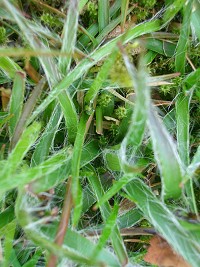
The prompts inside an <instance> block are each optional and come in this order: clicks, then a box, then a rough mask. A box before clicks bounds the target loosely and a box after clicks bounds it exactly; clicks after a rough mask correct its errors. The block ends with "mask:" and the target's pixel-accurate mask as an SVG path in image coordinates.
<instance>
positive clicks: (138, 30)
mask: <svg viewBox="0 0 200 267" xmlns="http://www.w3.org/2000/svg"><path fill="white" fill-rule="evenodd" d="M159 29H160V22H159V20H155V21H149V22H146V23H144V24H140V25H137V26H135V27H134V28H132V29H130V30H128V31H127V32H126V34H125V35H122V36H124V39H123V42H124V43H127V42H129V41H130V40H131V39H133V38H136V37H138V36H140V35H142V34H145V33H149V32H153V31H156V30H159ZM120 38H121V36H120V37H117V38H115V39H114V40H112V41H110V42H109V43H107V44H105V45H104V46H102V47H101V48H99V49H98V50H97V51H94V52H93V53H91V54H90V58H92V60H91V59H89V58H86V59H83V60H82V61H81V62H80V63H79V64H78V65H77V66H76V67H75V68H74V69H73V70H72V71H71V72H70V73H69V74H68V75H67V76H66V77H65V78H64V79H63V80H62V81H61V82H59V84H58V85H57V86H56V87H55V88H54V89H53V90H52V91H51V92H50V93H49V95H48V97H47V98H45V99H44V101H43V102H42V104H40V105H39V106H38V107H37V109H36V110H35V111H34V112H33V114H32V116H31V117H30V118H29V122H28V123H30V122H31V121H33V120H34V119H35V118H36V117H37V116H38V114H40V113H41V112H42V111H43V110H44V109H45V108H46V107H47V106H48V105H49V104H50V103H51V102H52V101H53V100H54V99H55V98H56V97H57V96H58V95H59V94H60V93H61V92H62V91H64V90H65V89H66V88H68V87H69V86H70V85H71V84H72V83H73V82H74V81H75V80H77V79H78V78H80V77H81V76H83V75H84V73H86V72H87V71H88V70H89V68H91V67H92V66H94V65H95V64H96V63H97V62H98V61H100V60H101V59H103V58H104V57H106V56H107V55H109V54H110V52H111V51H113V49H114V48H115V47H116V44H117V42H118V41H119V40H120Z"/></svg>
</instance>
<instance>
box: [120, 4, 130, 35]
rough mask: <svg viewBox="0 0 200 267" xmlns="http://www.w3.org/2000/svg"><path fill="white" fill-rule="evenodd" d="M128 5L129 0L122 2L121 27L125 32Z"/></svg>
mask: <svg viewBox="0 0 200 267" xmlns="http://www.w3.org/2000/svg"><path fill="white" fill-rule="evenodd" d="M128 6H129V0H124V1H122V2H121V28H122V32H124V25H125V22H126V16H127V10H128Z"/></svg>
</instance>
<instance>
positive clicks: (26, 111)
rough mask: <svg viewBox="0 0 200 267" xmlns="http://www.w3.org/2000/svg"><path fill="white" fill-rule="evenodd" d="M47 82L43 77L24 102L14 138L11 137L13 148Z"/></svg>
mask: <svg viewBox="0 0 200 267" xmlns="http://www.w3.org/2000/svg"><path fill="white" fill-rule="evenodd" d="M45 84H46V79H45V78H42V79H41V80H40V81H39V83H38V84H37V85H36V86H35V88H34V89H33V91H32V94H31V96H30V97H29V98H28V100H27V101H26V103H25V104H24V108H23V111H22V114H21V116H20V118H19V121H18V123H17V125H16V127H15V131H14V134H13V136H12V139H11V144H10V147H11V148H13V147H15V145H16V143H17V142H18V140H19V139H20V137H21V135H22V132H23V130H24V129H25V124H26V122H27V120H28V118H29V116H30V115H31V112H32V111H33V109H34V107H35V105H36V103H37V100H38V98H39V96H40V95H41V93H42V90H43V89H44V86H45Z"/></svg>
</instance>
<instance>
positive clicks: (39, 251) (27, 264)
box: [22, 249, 42, 267]
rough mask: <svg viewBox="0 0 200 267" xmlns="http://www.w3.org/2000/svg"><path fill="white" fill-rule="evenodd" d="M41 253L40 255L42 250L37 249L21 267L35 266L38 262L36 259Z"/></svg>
mask: <svg viewBox="0 0 200 267" xmlns="http://www.w3.org/2000/svg"><path fill="white" fill-rule="evenodd" d="M41 255H42V250H41V249H37V250H36V252H35V253H34V255H33V256H32V258H31V259H30V260H29V261H27V262H26V263H25V264H23V266H22V267H33V266H37V265H36V264H37V263H38V260H39V259H40V257H41Z"/></svg>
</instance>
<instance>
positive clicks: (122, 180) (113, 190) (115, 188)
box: [94, 175, 134, 209]
mask: <svg viewBox="0 0 200 267" xmlns="http://www.w3.org/2000/svg"><path fill="white" fill-rule="evenodd" d="M133 178H134V176H133V175H124V176H123V177H121V178H120V179H119V180H118V181H115V182H114V184H113V186H112V187H111V188H110V189H109V190H108V191H107V192H106V193H105V194H104V195H103V196H102V197H101V198H100V199H99V200H98V203H97V204H96V205H95V206H94V208H95V209H97V208H99V207H101V206H102V205H103V204H104V203H105V202H107V201H108V200H109V199H111V198H112V197H113V196H114V195H115V194H117V193H118V192H119V191H120V190H121V189H122V188H123V187H124V186H125V185H127V184H128V183H129V182H130V181H131V180H132V179H133Z"/></svg>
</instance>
